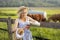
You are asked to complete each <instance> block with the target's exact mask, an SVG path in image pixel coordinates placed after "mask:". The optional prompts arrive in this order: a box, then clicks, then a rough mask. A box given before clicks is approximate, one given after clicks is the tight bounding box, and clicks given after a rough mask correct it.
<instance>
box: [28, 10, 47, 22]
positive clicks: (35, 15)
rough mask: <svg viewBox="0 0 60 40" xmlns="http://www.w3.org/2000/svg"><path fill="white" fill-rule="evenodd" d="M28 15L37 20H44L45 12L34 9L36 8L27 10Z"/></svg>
mask: <svg viewBox="0 0 60 40" xmlns="http://www.w3.org/2000/svg"><path fill="white" fill-rule="evenodd" d="M28 16H30V17H31V18H33V19H35V20H37V21H39V22H40V21H46V18H47V17H46V12H42V11H36V10H29V12H28Z"/></svg>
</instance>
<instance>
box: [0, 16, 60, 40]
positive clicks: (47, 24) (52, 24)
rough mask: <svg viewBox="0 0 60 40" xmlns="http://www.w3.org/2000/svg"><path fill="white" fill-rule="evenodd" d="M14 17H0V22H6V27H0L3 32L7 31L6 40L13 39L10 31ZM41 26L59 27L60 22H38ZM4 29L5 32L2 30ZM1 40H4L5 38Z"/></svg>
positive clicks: (38, 39)
mask: <svg viewBox="0 0 60 40" xmlns="http://www.w3.org/2000/svg"><path fill="white" fill-rule="evenodd" d="M14 21H15V19H11V18H10V17H8V18H0V22H6V23H7V29H3V28H0V31H1V30H2V31H3V33H5V32H7V33H8V40H13V37H12V35H13V33H12V27H11V26H12V24H13V23H14ZM40 23H41V25H40V26H41V27H48V28H56V29H60V23H52V22H40ZM4 31H5V32H4ZM33 38H36V40H40V39H41V40H48V39H43V38H39V37H36V36H33ZM3 40H6V39H5V38H4V39H3Z"/></svg>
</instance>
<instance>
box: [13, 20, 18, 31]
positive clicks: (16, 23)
mask: <svg viewBox="0 0 60 40" xmlns="http://www.w3.org/2000/svg"><path fill="white" fill-rule="evenodd" d="M17 26H18V20H17V19H16V20H15V23H14V27H13V29H12V31H13V32H15V31H16V30H17Z"/></svg>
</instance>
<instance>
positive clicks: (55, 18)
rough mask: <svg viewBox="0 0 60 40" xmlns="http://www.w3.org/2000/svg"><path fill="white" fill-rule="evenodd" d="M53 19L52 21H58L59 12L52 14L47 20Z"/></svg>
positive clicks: (59, 18) (59, 19)
mask: <svg viewBox="0 0 60 40" xmlns="http://www.w3.org/2000/svg"><path fill="white" fill-rule="evenodd" d="M50 20H53V21H54V22H57V21H59V22H60V14H54V15H52V16H51V17H49V18H48V21H50Z"/></svg>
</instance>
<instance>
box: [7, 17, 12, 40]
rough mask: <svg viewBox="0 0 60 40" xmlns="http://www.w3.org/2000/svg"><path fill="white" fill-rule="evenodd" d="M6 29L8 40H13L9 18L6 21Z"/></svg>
mask: <svg viewBox="0 0 60 40" xmlns="http://www.w3.org/2000/svg"><path fill="white" fill-rule="evenodd" d="M7 28H8V36H9V40H13V38H12V26H11V17H8V19H7Z"/></svg>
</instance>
